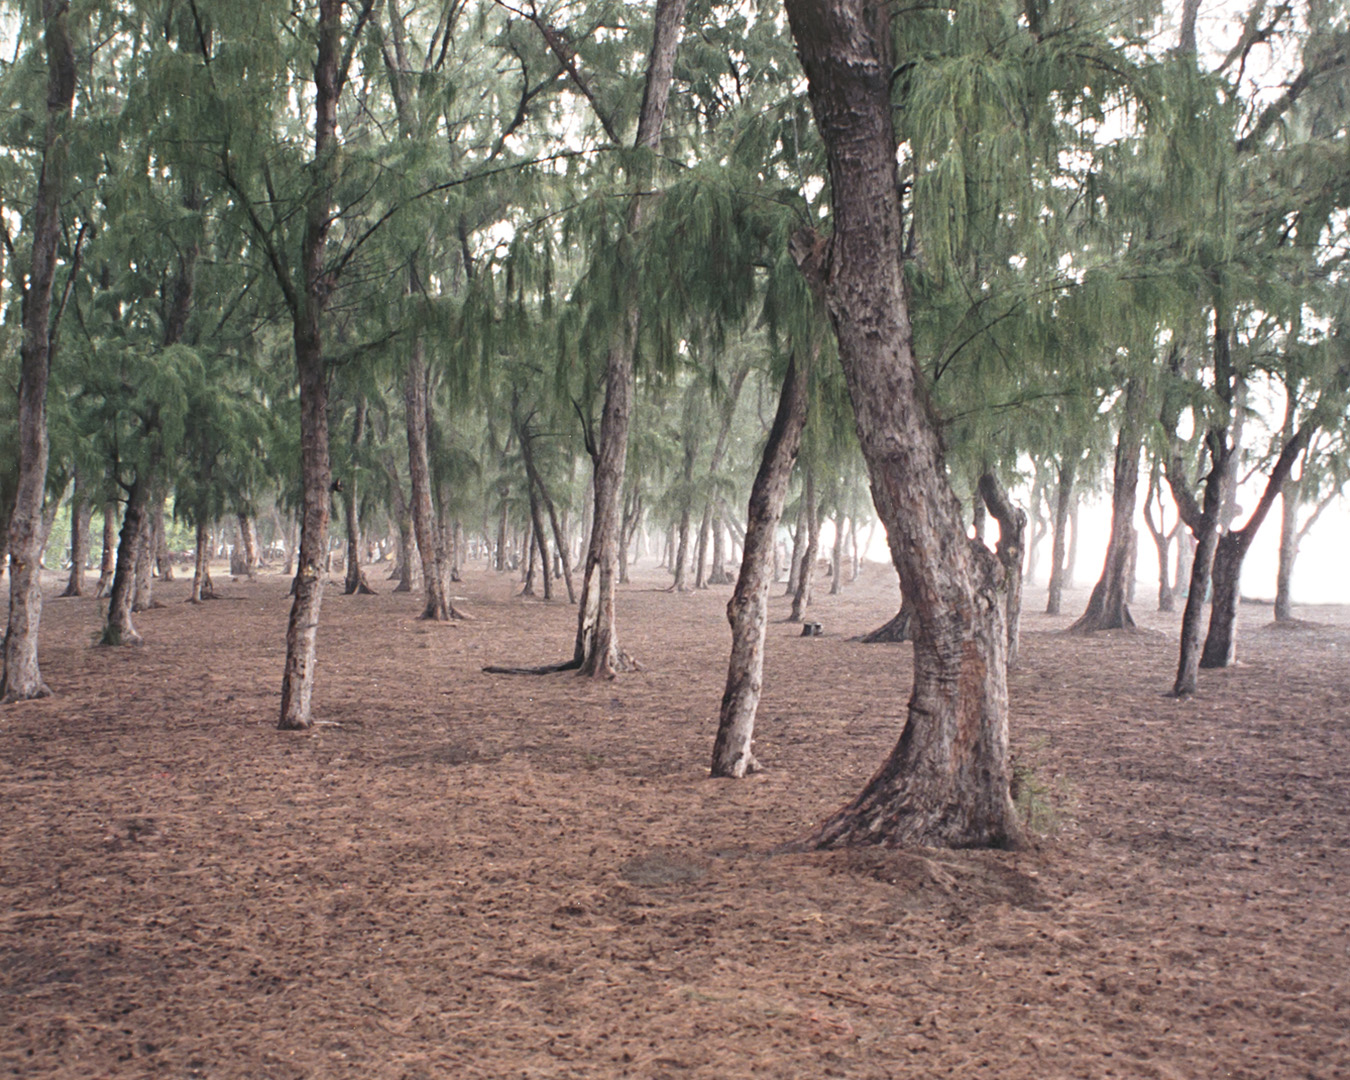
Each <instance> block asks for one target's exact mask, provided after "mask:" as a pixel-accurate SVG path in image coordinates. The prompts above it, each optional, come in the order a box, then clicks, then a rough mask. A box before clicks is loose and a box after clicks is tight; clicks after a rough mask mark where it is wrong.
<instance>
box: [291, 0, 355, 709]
mask: <svg viewBox="0 0 1350 1080" xmlns="http://www.w3.org/2000/svg"><path fill="white" fill-rule="evenodd" d="M341 13H342V3H341V0H319V22H318V40H319V48H318V56H317V58H316V60H315V62H314V170H313V171H314V177H313V180H312V184H313V188H312V191H311V194H310V196H309V199H308V204H307V205H306V207H305V232H304V239H303V240H302V242H301V244H302V246H301V251H300V267H299V269H300V280H299V282H298V283H297V282H295V281H292V280H289V279H288V280H286V281H285V282H283V283H282V284H283V287H284V288H285V289H286V290H288V291H289V293H290V297H289V299H290V305H291V319H292V338H293V340H294V343H295V366H296V372H297V374H298V376H299V383H300V468H301V475H302V479H303V494H302V496H301V510H300V551H299V554H298V556H297V563H298V566H297V568H296V573H295V599H294V601H293V603H292V604H291V613H290V618H289V619H288V621H287V624H286V663H285V667H284V669H283V671H282V679H281V716H280V719H279V720H278V722H277V726H278V727H280V728H281V729H282V730H283V731H294V730H303V729H306V728H308V727H309V726H310V725H311V723H312V719H311V717H310V702H311V699H312V697H313V694H314V665H315V661H316V658H317V636H318V631H319V611H320V608H321V606H322V604H323V585H324V578H323V561H324V556H325V555H326V554H327V550H328V517H329V513H330V500H331V490H332V486H333V473H332V464H331V461H330V458H329V452H328V372H327V365H326V364H325V362H324V355H323V336H322V323H323V315H324V309H325V306H326V304H327V300H328V294H329V291H330V290H331V288H332V282H330V281H328V280H326V277H325V274H324V251H325V248H326V246H327V241H328V232H329V228H330V226H331V224H332V214H331V209H330V207H331V201H332V187H333V183H334V170H335V168H336V162H335V160H334V159H335V155H336V150H337V146H336V134H335V133H336V128H337V104H338V96H339V94H340V93H341V90H342V80H343V76H344V74H345V73H344V72H342V71H341V65H340V60H339V54H340V51H341V50H340V45H341V42H340V31H341V21H340V20H341Z"/></svg>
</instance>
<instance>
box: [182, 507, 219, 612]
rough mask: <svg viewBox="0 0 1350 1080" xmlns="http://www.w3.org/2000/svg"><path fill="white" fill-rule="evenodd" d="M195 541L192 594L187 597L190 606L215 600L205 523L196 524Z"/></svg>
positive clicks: (209, 544)
mask: <svg viewBox="0 0 1350 1080" xmlns="http://www.w3.org/2000/svg"><path fill="white" fill-rule="evenodd" d="M196 539H197V543H196V548H195V551H194V553H193V558H192V592H191V593H190V594H189V596H188V603H190V604H200V603H201V602H202V601H203V600H214V599H215V598H216V587H215V585H214V584H212V582H211V535H210V530H209V529H208V528H207V525H206V522H205V521H199V522H197V537H196Z"/></svg>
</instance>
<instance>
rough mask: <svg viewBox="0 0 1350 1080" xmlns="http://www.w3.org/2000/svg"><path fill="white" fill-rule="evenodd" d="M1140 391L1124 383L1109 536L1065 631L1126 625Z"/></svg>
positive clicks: (1129, 617)
mask: <svg viewBox="0 0 1350 1080" xmlns="http://www.w3.org/2000/svg"><path fill="white" fill-rule="evenodd" d="M1145 404H1146V395H1145V393H1144V388H1143V386H1141V385H1140V384H1139V383H1138V381H1136V380H1134V379H1131V380H1130V382H1129V383H1128V384H1127V386H1126V388H1125V409H1124V412H1123V414H1122V416H1121V419H1120V430H1119V431H1118V432H1117V433H1116V468H1115V480H1114V484H1113V486H1112V489H1111V539H1110V540H1109V541H1108V543H1107V545H1106V560H1105V563H1104V564H1103V566H1102V576H1101V577H1100V578H1098V579H1097V584H1096V585H1095V586H1094V587H1093V589H1092V596H1091V597H1090V598H1089V600H1088V606H1087V610H1086V611H1084V612H1083V614H1082V615H1081V616H1079V618H1078V621H1077V622H1075V623H1074V624H1073V625H1072V626H1071V627H1069V630H1070V632H1071V633H1075V634H1089V633H1092V632H1093V631H1095V630H1132V629H1134V625H1135V624H1134V617H1133V616H1132V615H1131V614H1130V606H1129V602H1128V601H1129V594H1130V579H1131V578H1132V577H1133V567H1134V558H1133V552H1134V549H1135V548H1134V545H1135V531H1134V508H1135V504H1136V502H1137V501H1138V495H1139V451H1140V448H1141V446H1142V445H1143V439H1144V428H1143V419H1144V406H1145Z"/></svg>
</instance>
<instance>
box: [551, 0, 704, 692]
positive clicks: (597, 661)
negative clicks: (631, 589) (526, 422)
mask: <svg viewBox="0 0 1350 1080" xmlns="http://www.w3.org/2000/svg"><path fill="white" fill-rule="evenodd" d="M686 5H687V0H658V2H657V5H656V14H655V31H654V33H653V36H652V49H651V53H650V55H649V56H648V60H647V81H646V88H645V90H644V92H643V97H642V108H641V111H640V115H639V118H638V132H637V143H636V145H637V147H638V149H639V151H642V150H649V151H655V150H656V149H657V148H658V146H659V145H660V141H661V128H662V127H663V126H664V124H665V116H666V103H667V101H668V99H669V95H670V84H671V79H672V77H673V74H674V66H675V53H676V51H677V50H678V48H679V43H680V31H681V27H682V26H683V23H684V12H685V7H686ZM647 171H648V170H647V169H645V168H642V167H638V168H635V169H634V170H633V172H634V175H633V176H631V177H630V180H632V181H633V182H634V184H635V186H636V187H637V188H638V189H639V190H641V189H643V188H644V187H646V181H647V177H646V176H645V173H646V172H647ZM646 208H647V201H646V199H644V198H643V197H642V196H635V197H634V198H633V200H632V202H631V203H630V205H629V211H628V228H627V235H628V237H629V238H630V239H631V238H632V237H634V236H635V235H636V234H637V233H638V232H639V231H640V230H641V228H642V225H643V222H644V220H645V218H646ZM640 311H641V309H640V307H639V305H638V300H637V297H636V296H635V295H630V296H629V297H628V298H627V310H626V311H625V312H624V315H623V317H622V319H621V321H620V325H619V328H618V330H617V331H616V333H615V335H614V338H613V340H612V341H611V343H610V347H609V351H608V354H607V356H606V358H605V404H604V408H603V410H602V412H601V414H600V433H599V440H598V443H597V445H596V447H595V453H594V455H593V458H592V461H593V477H594V485H595V511H594V516H593V518H592V520H591V537H590V546H589V547H588V549H587V552H586V564H585V572H584V573H583V576H582V585H581V602H580V604H579V605H578V612H577V635H576V644H575V647H574V650H573V659H574V661H575V662H576V663H577V664H578V667H579V670H580V671H581V673H582V674H583V675H590V676H594V677H601V678H612V677H613V676H614V675H615V674H616V673H618V672H619V671H622V670H626V669H627V668H629V667H631V666H632V662H631V658H630V657H628V656H627V655H626V654H625V653H624V652H623V650H622V649H620V647H619V640H618V632H617V628H616V625H615V619H614V588H615V585H616V583H617V581H616V578H617V570H618V547H619V539H620V537H619V532H620V508H619V500H620V496H621V494H622V492H623V478H624V469H625V467H626V464H627V460H628V427H629V422H630V420H631V418H632V406H633V354H634V349H635V348H636V346H637V336H638V322H639V318H640Z"/></svg>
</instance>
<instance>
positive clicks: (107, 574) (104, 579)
mask: <svg viewBox="0 0 1350 1080" xmlns="http://www.w3.org/2000/svg"><path fill="white" fill-rule="evenodd" d="M116 568H117V501H116V500H110V501H108V502H106V503H104V504H103V551H102V552H101V554H100V555H99V567H98V587H97V588H96V589H95V590H94V596H95V597H97V598H98V599H102V598H104V597H106V596H107V595H108V590H109V589H110V588H112V579H113V571H114V570H115V569H116Z"/></svg>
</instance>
